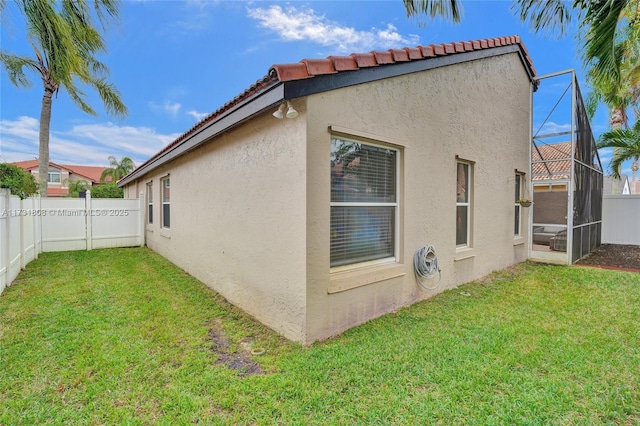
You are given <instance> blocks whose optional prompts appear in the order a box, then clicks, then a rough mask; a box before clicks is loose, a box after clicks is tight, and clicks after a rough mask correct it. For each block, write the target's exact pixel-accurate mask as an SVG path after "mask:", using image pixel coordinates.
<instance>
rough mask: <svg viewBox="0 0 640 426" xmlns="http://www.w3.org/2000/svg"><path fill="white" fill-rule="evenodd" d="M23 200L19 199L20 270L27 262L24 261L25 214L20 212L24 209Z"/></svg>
mask: <svg viewBox="0 0 640 426" xmlns="http://www.w3.org/2000/svg"><path fill="white" fill-rule="evenodd" d="M24 204H25V203H24V200H22V199H21V200H20V216H19V217H20V222H19V223H20V225H19V226H20V229H19V231H20V270H23V269H24V267H25V266H27V263H26V261H25V252H26V251H27V242H26V241H25V239H26V235H25V233H26V232H27V230H26V223H25V222H26V219H25V216H24V215H23V214H22V212H24V211H25V210H26V209H25V205H24Z"/></svg>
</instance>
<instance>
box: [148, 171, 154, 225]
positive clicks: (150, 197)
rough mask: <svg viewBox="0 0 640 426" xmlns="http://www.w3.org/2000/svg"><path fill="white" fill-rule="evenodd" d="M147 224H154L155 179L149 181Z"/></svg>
mask: <svg viewBox="0 0 640 426" xmlns="http://www.w3.org/2000/svg"><path fill="white" fill-rule="evenodd" d="M147 225H153V181H151V182H147Z"/></svg>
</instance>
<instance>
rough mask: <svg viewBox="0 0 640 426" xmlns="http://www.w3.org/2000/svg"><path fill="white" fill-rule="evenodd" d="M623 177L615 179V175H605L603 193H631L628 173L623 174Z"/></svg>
mask: <svg viewBox="0 0 640 426" xmlns="http://www.w3.org/2000/svg"><path fill="white" fill-rule="evenodd" d="M620 178H621V179H614V178H613V176H605V177H604V180H603V189H602V194H603V195H630V194H631V187H630V186H629V178H628V177H627V175H624V174H621V175H620Z"/></svg>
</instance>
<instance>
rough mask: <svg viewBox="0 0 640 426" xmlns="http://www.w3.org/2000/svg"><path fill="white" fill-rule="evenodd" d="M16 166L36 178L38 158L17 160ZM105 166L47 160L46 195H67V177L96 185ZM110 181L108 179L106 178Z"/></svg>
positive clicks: (70, 179)
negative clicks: (58, 162)
mask: <svg viewBox="0 0 640 426" xmlns="http://www.w3.org/2000/svg"><path fill="white" fill-rule="evenodd" d="M12 164H15V165H16V166H18V167H20V168H22V169H23V170H25V171H27V172H29V173H31V174H33V175H34V176H35V178H36V180H38V176H39V173H38V160H37V159H35V160H28V161H18V162H15V163H12ZM106 169H107V167H97V166H78V165H71V164H56V163H54V162H52V161H49V175H48V176H47V196H48V197H64V196H66V195H69V188H68V187H67V186H66V185H65V182H66V181H67V179H68V180H69V181H71V182H73V181H77V180H81V179H83V180H85V181H87V182H89V183H90V184H91V186H96V185H98V184H99V183H100V175H101V174H102V172H103V171H104V170H106ZM107 181H110V179H107Z"/></svg>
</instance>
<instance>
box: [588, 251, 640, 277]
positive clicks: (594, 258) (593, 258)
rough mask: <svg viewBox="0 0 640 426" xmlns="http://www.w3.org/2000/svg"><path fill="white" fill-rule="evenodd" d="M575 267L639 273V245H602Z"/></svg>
mask: <svg viewBox="0 0 640 426" xmlns="http://www.w3.org/2000/svg"><path fill="white" fill-rule="evenodd" d="M576 265H587V266H597V267H600V268H606V269H622V270H630V271H636V272H640V245H638V246H636V245H624V244H603V245H601V246H600V247H598V248H596V249H595V250H594V251H593V252H592V253H591V254H590V255H589V256H587V257H585V258H584V259H582V260H580V261H578V262H577V263H576Z"/></svg>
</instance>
